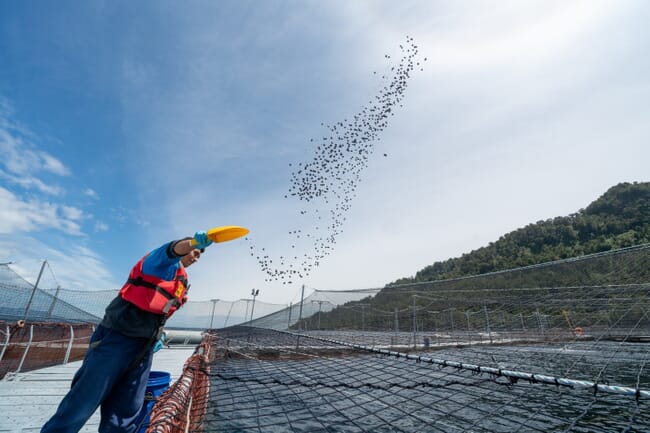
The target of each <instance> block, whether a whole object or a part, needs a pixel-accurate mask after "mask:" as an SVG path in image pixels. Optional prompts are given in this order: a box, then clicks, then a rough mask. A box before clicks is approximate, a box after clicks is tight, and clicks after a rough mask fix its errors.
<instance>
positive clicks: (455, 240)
mask: <svg viewBox="0 0 650 433" xmlns="http://www.w3.org/2000/svg"><path fill="white" fill-rule="evenodd" d="M648 22H650V4H648V3H647V2H644V1H613V0H612V1H574V2H566V1H539V2H537V1H512V2H509V1H461V2H456V1H454V2H452V1H439V2H435V1H430V2H422V1H401V2H395V1H380V0H377V1H355V2H348V1H342V0H333V1H327V2H324V1H319V2H317V1H189V2H175V1H156V2H153V1H143V2H127V1H106V2H100V1H91V2H78V1H58V2H42V1H21V2H9V1H1V2H0V152H1V153H2V155H3V156H2V160H1V161H0V262H6V261H12V262H14V265H12V266H13V268H14V269H16V270H18V271H20V272H21V273H22V274H23V275H25V276H27V277H28V278H29V279H31V280H32V281H33V280H35V277H36V275H37V273H38V270H39V266H40V262H41V261H42V260H44V259H46V260H48V263H49V264H50V267H49V268H48V272H46V273H45V276H44V284H45V285H50V286H52V285H56V284H61V285H62V286H63V287H66V288H71V289H75V288H84V289H89V290H95V289H107V288H119V287H120V286H121V284H122V283H123V281H124V279H125V278H126V275H127V274H128V271H129V269H130V267H131V266H132V264H133V263H134V262H135V261H137V259H139V258H140V257H141V256H142V255H143V254H144V253H146V252H147V251H148V250H150V249H152V248H154V247H156V246H158V245H160V244H162V243H163V242H165V241H167V240H171V239H175V238H179V237H182V236H186V235H192V234H193V233H194V232H195V231H196V230H198V229H207V228H209V227H212V226H219V225H231V224H236V225H243V226H246V227H248V228H249V229H250V230H251V240H250V241H247V240H238V241H233V242H230V243H225V244H221V245H215V246H212V247H210V249H209V250H208V251H207V253H206V254H205V255H204V256H203V257H202V258H201V262H200V263H199V264H197V265H196V266H194V267H192V268H191V270H190V277H191V279H192V283H193V284H192V290H191V292H192V293H191V294H192V299H193V300H197V301H198V300H207V299H212V298H219V299H224V300H236V299H240V298H244V297H248V296H250V291H251V288H256V289H259V290H260V295H259V298H258V299H259V300H262V301H265V302H275V303H288V302H290V301H295V300H296V299H299V295H300V285H301V284H305V285H306V286H307V287H308V288H311V289H313V288H318V289H341V290H343V289H354V288H370V287H379V286H383V285H384V284H386V283H389V282H391V281H393V280H395V279H398V278H400V277H405V276H411V275H413V274H414V273H415V272H416V271H418V270H419V269H421V268H422V267H424V266H426V265H429V264H431V263H433V262H434V261H437V260H445V259H447V258H450V257H457V256H459V255H461V254H463V253H465V252H469V251H471V250H473V249H476V248H479V247H481V246H484V245H487V244H488V243H489V242H491V241H494V240H496V239H498V237H499V236H501V235H502V234H504V233H506V232H509V231H511V230H514V229H517V228H519V227H523V226H525V225H527V224H529V223H532V222H536V221H539V220H543V219H547V218H552V217H554V216H558V215H568V214H570V213H573V212H576V211H578V210H579V209H581V208H583V207H585V206H587V205H588V204H589V203H590V202H591V201H593V200H595V199H596V198H597V197H598V196H600V195H601V194H602V193H604V192H605V191H606V190H607V189H608V188H609V187H611V186H613V185H615V184H617V183H619V182H634V181H638V182H646V181H649V180H650V179H649V175H648V173H649V171H648V167H647V166H648V162H649V161H650V150H648V149H649V148H650V146H648V141H649V140H648V139H649V138H650V123H649V122H648V119H649V118H650V102H648V101H650V60H649V57H648V56H647V53H648V52H650V46H649V45H650V29H649V28H648V26H647V23H648ZM407 37H412V38H413V39H414V43H415V44H416V45H417V46H418V51H419V52H418V58H419V59H420V60H421V61H422V62H423V65H424V66H423V70H421V71H420V70H415V71H414V72H413V73H412V74H411V77H410V80H409V83H408V89H407V90H406V93H405V95H404V100H403V107H400V108H398V109H396V110H395V112H394V114H395V115H394V116H393V117H391V118H390V121H389V122H390V123H389V125H388V127H387V128H386V129H385V130H383V131H382V132H381V134H380V136H379V138H380V140H378V141H376V142H375V143H374V149H375V153H374V154H373V155H372V157H371V158H370V159H369V161H368V164H367V167H366V168H365V169H364V170H363V173H362V181H361V183H359V185H358V188H357V189H356V197H355V199H354V201H353V204H352V207H351V209H350V210H349V211H348V212H347V213H346V220H345V224H344V225H343V227H342V232H341V233H340V234H339V235H337V236H336V244H335V245H334V248H333V250H332V252H331V254H329V255H328V256H327V257H325V258H324V259H322V260H320V262H319V266H317V267H315V268H314V269H312V270H311V272H310V273H309V275H307V276H304V278H302V279H296V280H295V281H293V282H292V283H291V284H282V283H281V282H279V281H266V280H268V278H267V275H266V274H265V273H264V272H263V271H262V269H261V268H260V265H259V263H258V262H257V261H256V259H255V257H251V255H250V247H251V245H253V246H254V247H255V249H256V251H261V248H265V251H272V253H270V254H271V255H272V256H273V257H279V256H282V255H290V254H292V253H293V252H294V250H295V247H292V243H293V241H294V240H295V239H292V238H291V237H290V236H288V235H287V233H288V231H291V230H293V229H296V228H297V227H300V228H301V229H302V230H304V231H305V233H307V232H309V231H310V230H312V229H313V224H312V222H310V221H306V220H305V219H304V217H303V216H302V214H301V213H300V210H301V209H303V207H302V206H303V204H301V203H297V202H296V201H295V200H292V199H291V198H289V199H285V198H284V195H286V194H287V192H288V190H289V188H290V179H291V173H292V170H293V169H294V168H295V167H296V164H298V163H300V162H303V163H304V162H306V161H309V160H310V159H311V158H313V156H314V146H315V142H312V141H311V139H313V138H314V137H321V136H322V135H323V134H324V133H326V128H325V127H324V126H323V125H321V123H324V124H325V125H331V124H334V123H336V122H339V121H343V119H346V118H348V117H350V116H352V115H354V114H355V113H358V112H359V110H360V108H361V107H362V106H364V104H366V103H367V101H368V100H369V99H372V98H373V97H374V96H375V95H377V93H378V91H379V90H380V89H381V87H382V85H383V83H382V80H381V78H380V76H381V75H382V74H384V73H387V72H389V71H390V67H391V65H393V66H394V62H395V59H396V58H398V57H399V54H400V51H399V45H400V44H404V43H405V40H406V38H407ZM387 54H389V55H390V56H391V59H387V58H386V57H385V55H387ZM425 57H426V58H427V61H426V62H424V60H423V59H424V58H425ZM391 62H392V63H391ZM374 72H377V74H374ZM383 154H386V155H387V156H386V157H384V156H383ZM289 164H292V165H291V166H290V165H289ZM310 206H311V209H310V210H311V211H313V210H315V208H317V207H318V206H319V203H312V204H311V205H310ZM292 248H294V249H293V250H292ZM298 248H302V249H305V251H301V253H302V252H306V253H309V251H306V250H308V249H309V246H308V245H306V244H304V245H299V246H298Z"/></svg>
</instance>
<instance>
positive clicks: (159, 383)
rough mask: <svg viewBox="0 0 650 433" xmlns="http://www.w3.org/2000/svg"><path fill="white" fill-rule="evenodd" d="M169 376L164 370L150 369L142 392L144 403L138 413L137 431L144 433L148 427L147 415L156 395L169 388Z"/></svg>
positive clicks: (156, 397)
mask: <svg viewBox="0 0 650 433" xmlns="http://www.w3.org/2000/svg"><path fill="white" fill-rule="evenodd" d="M170 381H171V376H170V374H169V373H167V372H166V371H151V372H149V379H148V380H147V390H146V391H145V394H144V404H143V405H142V409H140V413H139V414H138V418H137V420H138V422H137V424H136V425H138V426H139V427H138V433H144V432H145V431H146V430H147V427H149V415H150V414H151V409H152V408H153V405H154V403H156V400H157V399H158V397H159V396H160V395H161V394H162V393H163V392H165V390H167V388H169V382H170Z"/></svg>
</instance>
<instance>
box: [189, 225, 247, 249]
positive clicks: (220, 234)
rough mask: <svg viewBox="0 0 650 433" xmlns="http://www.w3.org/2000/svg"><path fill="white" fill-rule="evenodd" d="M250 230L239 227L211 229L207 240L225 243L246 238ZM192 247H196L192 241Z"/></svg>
mask: <svg viewBox="0 0 650 433" xmlns="http://www.w3.org/2000/svg"><path fill="white" fill-rule="evenodd" d="M249 231H250V230H248V229H247V228H244V227H240V226H221V227H213V228H211V229H210V230H208V239H210V240H211V241H212V242H227V241H231V240H233V239H237V238H240V237H242V236H246V234H248V232H249ZM192 245H196V241H195V240H194V239H192Z"/></svg>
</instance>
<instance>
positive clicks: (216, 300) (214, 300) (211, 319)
mask: <svg viewBox="0 0 650 433" xmlns="http://www.w3.org/2000/svg"><path fill="white" fill-rule="evenodd" d="M218 301H219V300H218V299H210V302H212V316H211V317H210V329H212V322H213V321H214V307H215V306H216V305H217V302H218Z"/></svg>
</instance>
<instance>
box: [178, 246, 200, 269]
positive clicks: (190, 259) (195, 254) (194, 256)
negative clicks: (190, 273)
mask: <svg viewBox="0 0 650 433" xmlns="http://www.w3.org/2000/svg"><path fill="white" fill-rule="evenodd" d="M203 251H205V249H200V250H197V249H196V248H195V249H193V250H192V251H190V252H189V253H187V254H186V255H184V256H183V257H181V264H182V265H183V266H184V267H186V268H187V267H188V266H191V265H192V264H194V263H195V262H196V261H197V260H199V258H200V257H201V253H202V252H203Z"/></svg>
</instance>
